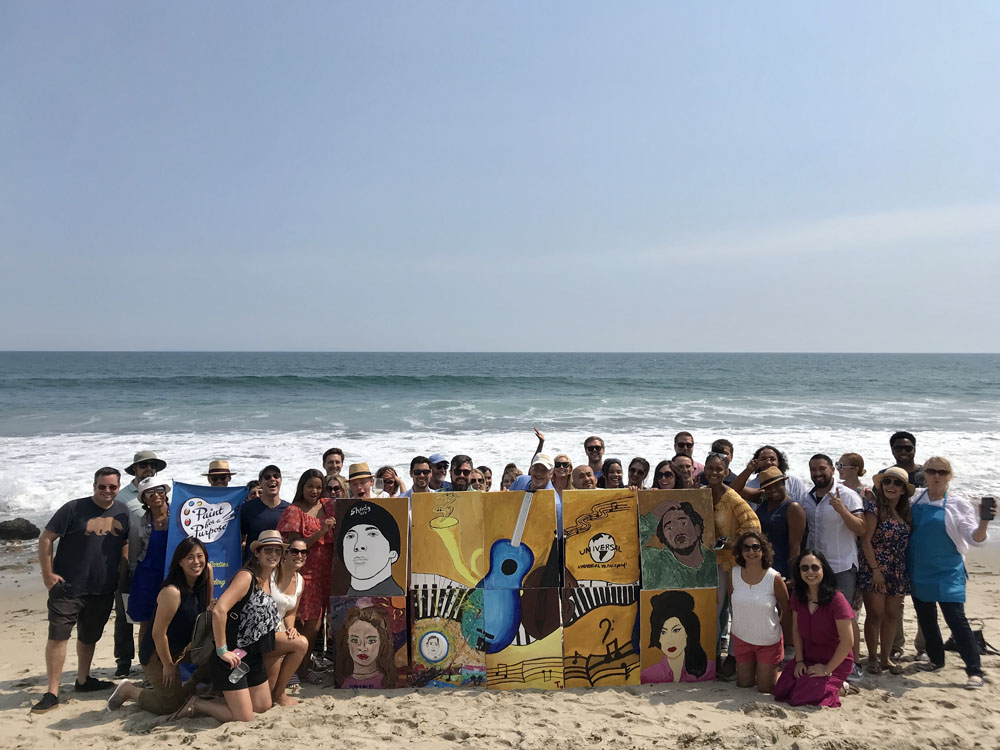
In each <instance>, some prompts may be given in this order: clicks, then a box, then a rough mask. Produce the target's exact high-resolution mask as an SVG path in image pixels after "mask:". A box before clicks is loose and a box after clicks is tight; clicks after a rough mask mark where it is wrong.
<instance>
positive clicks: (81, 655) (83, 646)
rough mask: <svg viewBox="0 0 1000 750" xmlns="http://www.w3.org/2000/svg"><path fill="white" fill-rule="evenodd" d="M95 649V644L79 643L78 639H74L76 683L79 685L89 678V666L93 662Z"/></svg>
mask: <svg viewBox="0 0 1000 750" xmlns="http://www.w3.org/2000/svg"><path fill="white" fill-rule="evenodd" d="M96 648H97V644H96V643H81V642H80V639H79V638H77V639H76V662H77V665H76V681H77V684H79V685H82V684H83V683H85V682H86V681H87V679H88V678H89V677H90V665H91V664H92V663H93V661H94V650H95V649H96Z"/></svg>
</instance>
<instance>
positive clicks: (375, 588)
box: [330, 497, 410, 598]
mask: <svg viewBox="0 0 1000 750" xmlns="http://www.w3.org/2000/svg"><path fill="white" fill-rule="evenodd" d="M335 515H336V518H337V528H336V534H337V538H336V548H335V549H334V554H333V572H332V579H331V587H330V592H331V594H333V595H334V596H402V597H404V598H405V596H406V591H407V588H408V587H409V577H408V575H407V574H408V569H409V566H408V562H409V560H408V557H407V553H408V551H409V549H408V547H409V544H408V542H409V538H408V537H409V533H408V532H409V529H410V519H409V505H408V502H407V500H406V498H398V497H386V498H372V499H363V500H362V499H348V498H344V499H341V500H338V501H337V502H336V505H335Z"/></svg>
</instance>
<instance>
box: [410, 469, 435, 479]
mask: <svg viewBox="0 0 1000 750" xmlns="http://www.w3.org/2000/svg"><path fill="white" fill-rule="evenodd" d="M410 473H411V474H412V475H413V476H415V477H426V476H427V475H428V474H430V473H431V470H430V469H414V470H413V471H411V472H410Z"/></svg>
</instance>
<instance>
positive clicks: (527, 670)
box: [481, 588, 564, 690]
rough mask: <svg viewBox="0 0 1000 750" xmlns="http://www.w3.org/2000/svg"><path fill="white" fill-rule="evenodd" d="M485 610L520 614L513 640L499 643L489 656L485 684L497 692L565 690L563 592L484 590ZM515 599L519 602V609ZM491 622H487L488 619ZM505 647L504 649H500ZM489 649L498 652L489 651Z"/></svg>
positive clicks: (493, 645)
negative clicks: (538, 689)
mask: <svg viewBox="0 0 1000 750" xmlns="http://www.w3.org/2000/svg"><path fill="white" fill-rule="evenodd" d="M481 591H482V592H483V601H484V610H485V612H486V613H487V615H488V614H489V612H491V611H503V612H510V611H511V610H512V609H516V610H517V611H518V612H519V613H520V618H519V622H518V625H517V627H516V628H515V629H514V632H513V637H512V638H511V639H510V641H509V642H506V644H505V641H506V636H504V638H502V639H497V637H496V636H497V634H496V633H490V634H489V635H490V636H491V644H492V646H490V647H488V649H487V653H486V684H487V686H488V687H490V688H491V689H494V690H519V689H523V688H543V689H550V690H558V689H560V688H562V687H563V685H564V680H563V658H562V652H563V646H562V625H561V622H562V620H561V616H560V615H561V608H562V607H561V603H560V596H559V592H560V590H559V589H557V588H552V589H524V590H520V591H518V590H514V589H481ZM512 597H513V598H516V599H517V600H518V602H517V604H516V606H515V605H514V604H513V603H512ZM487 622H488V618H487ZM501 645H503V648H499V646H501ZM489 648H493V649H495V650H493V651H490V650H489Z"/></svg>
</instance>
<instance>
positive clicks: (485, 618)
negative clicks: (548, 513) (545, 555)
mask: <svg viewBox="0 0 1000 750" xmlns="http://www.w3.org/2000/svg"><path fill="white" fill-rule="evenodd" d="M532 495H533V493H531V492H525V493H524V500H522V501H521V510H520V512H519V513H518V514H517V523H516V524H515V525H514V533H513V534H511V537H510V539H497V540H496V541H495V542H494V543H493V546H492V547H490V567H489V570H488V571H487V573H486V575H485V576H484V577H483V579H482V580H481V581H480V582H479V583H478V584H477V585H476V590H475V591H474V592H473V593H472V596H471V597H470V599H471V600H474V601H475V604H478V605H480V606H479V607H475V606H473V607H470V609H469V617H468V622H466V621H465V618H463V622H462V634H463V635H464V637H465V639H466V641H467V642H468V643H469V645H470V646H472V647H473V648H475V649H476V650H478V651H485V652H486V653H488V654H495V653H497V652H499V651H503V650H504V649H505V648H507V646H509V645H510V644H511V642H513V640H514V638H515V636H517V631H518V628H519V627H520V626H521V587H522V586H523V585H524V578H525V576H527V575H528V572H529V571H530V570H531V566H532V565H534V564H535V555H534V553H533V552H532V551H531V549H530V548H529V547H528V545H527V544H522V542H521V540H522V538H523V536H524V527H525V525H526V524H527V522H528V511H529V510H530V508H531V498H532ZM476 609H478V610H479V612H481V615H480V616H479V617H476V616H475V615H474V614H473V613H474V612H475V611H476Z"/></svg>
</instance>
